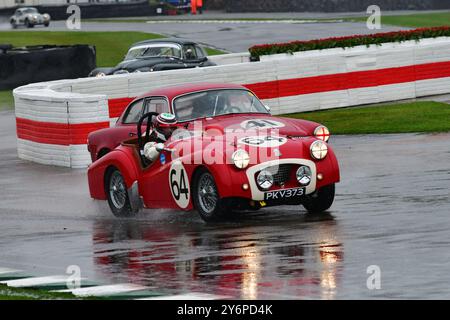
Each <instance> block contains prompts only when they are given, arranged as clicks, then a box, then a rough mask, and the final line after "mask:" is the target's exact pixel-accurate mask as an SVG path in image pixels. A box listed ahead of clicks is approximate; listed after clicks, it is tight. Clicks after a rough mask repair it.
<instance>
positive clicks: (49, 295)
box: [0, 284, 79, 300]
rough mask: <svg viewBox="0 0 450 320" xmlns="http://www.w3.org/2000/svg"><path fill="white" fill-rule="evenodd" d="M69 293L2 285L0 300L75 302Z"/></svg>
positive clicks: (0, 286) (0, 287) (0, 285)
mask: <svg viewBox="0 0 450 320" xmlns="http://www.w3.org/2000/svg"><path fill="white" fill-rule="evenodd" d="M74 299H79V298H76V297H75V296H74V295H72V294H69V293H57V292H49V291H44V290H39V289H22V288H12V287H8V286H6V285H3V284H0V300H74Z"/></svg>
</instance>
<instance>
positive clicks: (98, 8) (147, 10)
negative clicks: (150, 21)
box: [0, 0, 168, 20]
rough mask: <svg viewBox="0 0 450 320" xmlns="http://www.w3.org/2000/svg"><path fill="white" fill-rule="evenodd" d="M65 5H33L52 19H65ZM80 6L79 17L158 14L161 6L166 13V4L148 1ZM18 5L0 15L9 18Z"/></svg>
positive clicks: (79, 4) (83, 4)
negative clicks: (153, 3) (151, 3)
mask: <svg viewBox="0 0 450 320" xmlns="http://www.w3.org/2000/svg"><path fill="white" fill-rule="evenodd" d="M69 5H71V4H66V5H38V6H34V7H35V8H36V9H38V11H39V12H40V13H48V14H49V15H50V16H51V18H52V20H66V19H67V18H68V17H69V16H70V15H71V14H68V13H67V7H68V6H69ZM76 5H78V6H79V7H80V8H81V18H82V19H91V18H112V17H138V16H155V15H158V12H157V8H161V9H162V12H161V13H160V14H163V15H164V14H167V11H168V7H167V5H166V4H161V5H149V3H148V1H147V0H145V1H136V2H131V3H95V4H94V3H77V4H76ZM17 8H18V7H11V8H3V9H0V16H3V18H5V17H7V18H9V17H10V16H11V15H13V14H14V11H15V10H16V9H17Z"/></svg>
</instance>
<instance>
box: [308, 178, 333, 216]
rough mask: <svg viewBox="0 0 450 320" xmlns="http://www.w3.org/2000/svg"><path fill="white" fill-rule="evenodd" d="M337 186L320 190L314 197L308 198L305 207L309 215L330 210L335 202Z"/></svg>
mask: <svg viewBox="0 0 450 320" xmlns="http://www.w3.org/2000/svg"><path fill="white" fill-rule="evenodd" d="M334 195H335V185H334V184H330V185H328V186H325V187H322V188H320V189H319V190H318V191H316V192H315V193H313V194H312V195H309V196H306V198H305V200H304V201H303V206H304V207H305V209H306V210H307V211H308V213H321V212H324V211H326V210H328V209H329V208H330V207H331V205H332V204H333V201H334Z"/></svg>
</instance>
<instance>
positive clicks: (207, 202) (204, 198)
mask: <svg viewBox="0 0 450 320" xmlns="http://www.w3.org/2000/svg"><path fill="white" fill-rule="evenodd" d="M197 188H198V189H197V194H198V202H199V205H200V207H201V209H202V210H203V211H204V212H205V213H207V214H211V213H213V212H214V211H215V210H216V208H217V203H218V202H219V194H218V192H217V187H216V184H215V183H214V178H213V176H212V175H211V174H210V173H204V174H203V175H202V176H201V177H200V179H199V181H198V187H197Z"/></svg>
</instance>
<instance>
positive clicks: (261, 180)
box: [256, 170, 274, 190]
mask: <svg viewBox="0 0 450 320" xmlns="http://www.w3.org/2000/svg"><path fill="white" fill-rule="evenodd" d="M256 183H257V184H258V186H259V187H260V188H261V189H263V190H269V189H270V188H271V187H272V186H273V183H274V179H273V175H272V173H271V172H270V171H268V170H262V171H261V172H260V173H259V174H258V176H257V177H256Z"/></svg>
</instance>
